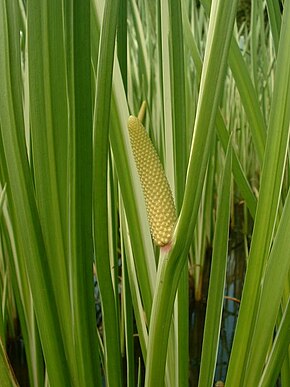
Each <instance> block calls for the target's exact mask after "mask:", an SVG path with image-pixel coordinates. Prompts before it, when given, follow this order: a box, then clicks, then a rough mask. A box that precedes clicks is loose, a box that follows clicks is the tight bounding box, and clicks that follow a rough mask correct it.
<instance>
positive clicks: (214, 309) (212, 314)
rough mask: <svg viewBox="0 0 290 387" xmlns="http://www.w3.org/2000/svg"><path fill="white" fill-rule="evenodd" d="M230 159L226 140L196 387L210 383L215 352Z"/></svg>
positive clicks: (223, 275)
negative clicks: (226, 148) (225, 153)
mask: <svg viewBox="0 0 290 387" xmlns="http://www.w3.org/2000/svg"><path fill="white" fill-rule="evenodd" d="M231 162H232V159H231V144H229V145H228V151H227V155H226V161H225V166H224V172H223V178H222V180H221V187H220V189H219V194H218V206H217V216H216V225H215V235H214V241H213V254H212V262H211V274H210V282H209V290H208V299H207V307H206V317H205V327H204V332H203V345H202V354H201V367H200V374H199V381H198V383H199V384H198V385H199V386H200V387H211V386H212V385H213V379H214V372H215V366H216V359H217V352H218V343H219V332H220V327H221V320H222V308H223V300H224V286H225V278H226V268H227V256H228V234H229V221H230V197H231V196H230V193H231V171H232V168H231Z"/></svg>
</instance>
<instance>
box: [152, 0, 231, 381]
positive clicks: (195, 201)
mask: <svg viewBox="0 0 290 387" xmlns="http://www.w3.org/2000/svg"><path fill="white" fill-rule="evenodd" d="M235 6H236V2H234V1H218V2H217V3H215V6H214V7H213V9H212V13H211V18H210V26H209V34H208V40H207V47H206V53H205V60H204V68H203V74H202V79H201V87H200V96H199V104H198V109H197V117H196V121H195V129H194V137H193V142H192V148H191V155H190V161H189V166H188V171H187V183H186V189H185V195H184V201H183V206H182V209H181V214H180V218H179V221H178V224H177V228H176V233H175V239H174V242H173V248H172V250H171V253H169V256H168V257H167V256H164V257H161V261H160V265H159V268H158V282H157V283H158V285H157V289H156V293H155V296H154V301H153V309H152V315H151V320H150V330H149V344H148V356H147V363H146V367H147V369H146V371H147V372H146V379H145V385H146V386H153V385H161V384H162V383H163V380H164V368H165V359H166V348H167V340H168V333H169V326H170V316H171V313H172V309H173V302H174V299H175V292H176V288H177V285H178V280H179V278H180V274H181V271H182V269H183V267H184V264H185V261H186V256H187V251H188V249H189V246H190V243H191V237H192V235H193V230H194V227H195V224H196V218H197V212H198V207H199V203H200V196H201V192H202V187H203V181H204V176H205V172H206V167H207V162H208V157H209V149H210V145H211V143H212V142H211V135H212V133H213V128H214V122H215V118H216V112H217V108H218V103H219V98H220V92H221V87H222V85H223V80H224V75H225V68H226V61H227V54H228V48H229V44H230V40H231V35H232V28H233V21H234V16H235ZM217 37H218V38H217ZM212 84H215V85H216V87H215V89H214V90H213V88H212ZM205 128H206V129H205ZM197 165H199V168H197ZM193 187H195V189H196V191H195V195H193V193H192V189H193ZM157 348H158V350H157Z"/></svg>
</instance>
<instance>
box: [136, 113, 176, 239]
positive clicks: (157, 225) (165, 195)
mask: <svg viewBox="0 0 290 387" xmlns="http://www.w3.org/2000/svg"><path fill="white" fill-rule="evenodd" d="M139 116H140V115H139ZM128 129H129V135H130V141H131V146H132V150H133V154H134V158H135V162H136V166H137V170H138V174H139V176H140V180H141V185H142V188H143V193H144V197H145V204H146V208H147V215H148V220H149V225H150V230H151V235H152V238H153V240H154V242H155V243H156V244H157V245H158V246H166V245H168V244H170V242H171V240H172V235H173V231H174V226H175V222H176V210H175V206H174V201H173V197H172V192H171V189H170V186H169V183H168V181H167V178H166V175H165V172H164V170H163V167H162V164H161V162H160V160H159V157H158V155H157V152H156V150H155V148H154V146H153V144H152V142H151V140H150V138H149V136H148V134H147V132H146V129H145V128H144V126H143V125H142V123H141V121H140V120H139V119H138V118H137V117H134V116H130V117H129V119H128Z"/></svg>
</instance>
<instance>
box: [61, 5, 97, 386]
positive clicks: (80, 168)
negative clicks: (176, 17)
mask: <svg viewBox="0 0 290 387" xmlns="http://www.w3.org/2000/svg"><path fill="white" fill-rule="evenodd" d="M90 8H91V4H90V1H88V0H86V1H82V2H80V1H77V2H74V3H71V2H67V4H66V8H65V10H66V12H65V27H66V29H65V36H66V37H67V41H66V48H67V50H68V51H67V52H68V58H67V59H68V60H67V65H68V90H69V93H68V99H69V119H70V131H69V135H70V137H69V152H70V153H69V163H68V165H67V166H68V170H69V182H70V192H69V198H70V201H69V211H70V213H69V230H68V233H69V238H70V240H69V242H70V246H69V248H70V256H71V266H70V276H71V291H72V301H73V316H72V319H73V324H74V325H73V327H74V343H75V352H76V354H75V355H76V360H77V364H78V366H77V372H78V378H79V384H86V385H87V386H95V385H99V384H100V383H101V380H100V379H101V377H100V369H99V357H98V346H97V335H96V319H95V300H94V297H93V268H92V263H93V236H92V235H93V225H92V210H93V209H92V191H93V190H92V180H93V165H92V164H93V120H92V110H93V108H92V97H91V37H90V32H91V29H90V21H91V18H90Z"/></svg>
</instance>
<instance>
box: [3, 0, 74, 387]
mask: <svg viewBox="0 0 290 387" xmlns="http://www.w3.org/2000/svg"><path fill="white" fill-rule="evenodd" d="M11 4H15V3H14V2H11V3H10V5H11ZM7 9H8V8H7V2H6V1H1V3H0V20H1V23H0V47H1V52H2V53H3V55H1V58H0V76H1V79H3V83H2V90H1V93H0V109H1V112H0V117H1V136H2V140H3V147H4V152H5V158H6V164H7V172H8V176H9V181H8V187H9V190H10V192H11V199H12V203H11V206H12V209H13V212H14V217H15V219H17V220H18V222H17V223H16V224H15V225H14V226H15V227H16V228H17V234H18V235H19V236H20V240H19V243H20V244H21V246H22V249H23V251H25V263H26V268H27V273H28V277H29V281H30V285H31V289H32V292H33V300H34V308H35V313H36V317H37V322H38V326H39V332H40V337H41V340H42V345H43V352H44V357H45V361H46V364H47V371H48V375H49V380H50V383H51V384H53V385H55V386H56V387H57V386H64V385H66V383H67V382H68V381H70V375H69V372H68V369H67V364H66V361H65V354H64V350H63V343H62V336H61V331H60V325H59V321H58V318H57V309H56V301H55V298H54V292H53V289H52V282H51V278H50V271H49V268H48V263H47V255H46V251H45V247H44V241H43V236H42V232H41V227H40V222H39V217H38V212H37V208H36V203H35V197H34V189H33V182H32V178H31V173H30V169H29V165H28V159H27V154H26V145H25V139H24V122H23V115H22V112H21V110H22V98H21V95H20V90H19V84H20V83H21V75H20V49H19V46H17V44H16V47H15V46H13V42H14V43H15V42H18V41H19V40H18V38H19V35H18V34H19V31H18V30H17V29H15V30H13V28H11V25H9V23H10V22H11V18H10V17H9V14H8V13H7ZM9 11H12V13H10V16H11V15H12V14H14V13H13V8H12V10H11V9H9ZM8 21H9V22H8ZM12 91H13V92H12ZM44 316H45V318H44Z"/></svg>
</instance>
